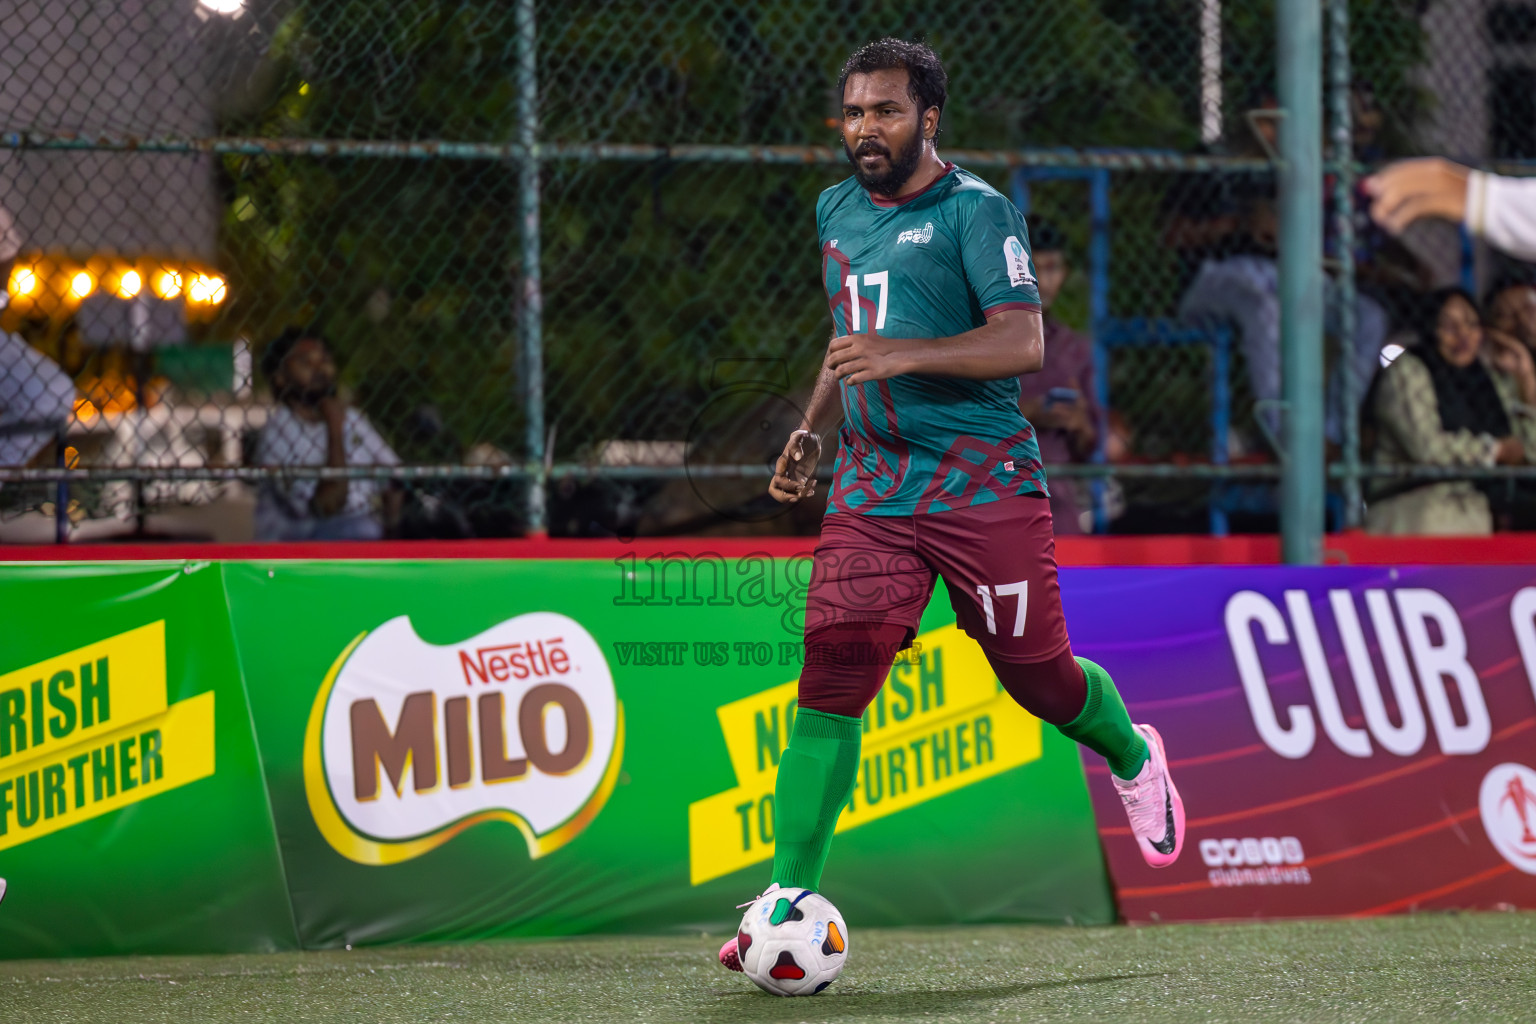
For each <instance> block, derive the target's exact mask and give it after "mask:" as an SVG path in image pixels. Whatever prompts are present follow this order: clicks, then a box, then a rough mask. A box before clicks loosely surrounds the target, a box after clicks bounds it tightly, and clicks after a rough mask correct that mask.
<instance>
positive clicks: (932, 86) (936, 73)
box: [837, 36, 949, 137]
mask: <svg viewBox="0 0 1536 1024" xmlns="http://www.w3.org/2000/svg"><path fill="white" fill-rule="evenodd" d="M897 68H905V69H906V72H907V93H908V95H910V96H911V97H912V99H913V101H914V102H915V103H916V104H917V107H918V111H919V113H922V112H923V111H926V110H927V109H928V108H929V107H938V108H939V117H940V118H942V117H943V116H944V101H945V100H947V99H948V98H949V75H948V74H946V73H945V71H944V63H943V62H942V61H940V60H939V55H938V54H937V53H935V52H934V49H933V47H931V46H929V45H928V44H927V43H914V42H908V41H907V40H905V39H896V38H893V37H891V36H886V37H885V38H884V39H876V40H874V41H872V42H868V43H865V44H864V45H863V46H861V47H859V48H858V49H857V50H854V51H853V53H852V54H851V55H850V56H849V58H848V60H847V61H846V62H845V63H844V64H843V71H842V74H840V75H838V77H837V95H838V97H839V100H838V101H839V102H841V101H842V100H841V97H842V95H843V87H844V86H845V85H847V84H848V76H849V75H867V74H870V73H871V72H874V71H892V70H895V69H897ZM935 137H937V132H936V133H935Z"/></svg>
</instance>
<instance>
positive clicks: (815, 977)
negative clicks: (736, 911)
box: [736, 889, 848, 996]
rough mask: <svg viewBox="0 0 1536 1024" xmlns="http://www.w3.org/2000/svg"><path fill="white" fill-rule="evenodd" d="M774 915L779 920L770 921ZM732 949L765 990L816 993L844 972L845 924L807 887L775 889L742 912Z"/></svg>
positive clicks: (778, 993) (782, 993)
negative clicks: (777, 921)
mask: <svg viewBox="0 0 1536 1024" xmlns="http://www.w3.org/2000/svg"><path fill="white" fill-rule="evenodd" d="M775 911H777V912H778V913H777V915H775ZM776 916H777V919H778V920H779V922H780V923H779V924H774V923H773V921H774V920H775V917H776ZM736 955H737V956H739V957H740V958H741V969H742V971H743V972H744V973H745V974H746V976H747V977H749V978H751V979H752V982H753V984H755V985H756V986H757V987H758V988H760V989H762V990H763V991H764V992H769V993H772V994H773V995H776V996H811V995H815V994H816V993H817V992H820V991H821V990H822V989H824V988H826V987H827V986H828V985H830V984H832V982H833V981H835V980H836V979H837V976H838V975H839V974H841V973H843V964H844V963H846V962H847V961H848V926H847V925H845V924H844V923H843V915H842V914H839V913H838V912H837V908H836V907H834V906H833V905H832V901H831V900H829V899H827V898H826V897H825V896H821V895H818V894H817V893H814V892H811V891H810V890H809V889H773V890H771V891H769V892H765V893H763V895H761V896H759V897H758V898H757V899H756V900H755V901H754V902H753V903H752V905H751V906H749V907H747V912H746V913H745V914H744V915H742V918H741V927H740V928H739V929H737V932H736Z"/></svg>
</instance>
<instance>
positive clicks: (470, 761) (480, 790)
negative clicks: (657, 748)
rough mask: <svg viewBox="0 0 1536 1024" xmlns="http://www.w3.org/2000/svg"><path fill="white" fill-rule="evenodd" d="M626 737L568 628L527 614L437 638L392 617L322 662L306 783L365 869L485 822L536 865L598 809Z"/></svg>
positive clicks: (581, 639)
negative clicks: (518, 835) (505, 831)
mask: <svg viewBox="0 0 1536 1024" xmlns="http://www.w3.org/2000/svg"><path fill="white" fill-rule="evenodd" d="M623 732H624V727H623V709H622V707H621V706H620V704H619V702H618V700H617V697H616V695H615V693H614V688H613V676H612V675H611V673H610V672H609V669H608V663H607V661H606V660H605V659H604V658H603V655H602V651H601V648H599V647H598V645H597V642H596V641H595V640H594V639H593V638H592V636H591V634H589V633H588V632H587V631H586V630H585V629H584V628H582V626H581V624H580V623H578V622H576V621H575V620H574V619H570V618H568V617H566V616H564V615H557V614H554V613H552V612H532V613H529V614H526V615H520V616H518V617H517V618H514V619H509V620H507V621H506V622H502V623H500V624H498V625H496V626H493V627H492V628H490V629H488V630H486V631H485V632H484V633H481V634H480V635H479V636H476V637H473V638H471V639H469V640H465V641H462V642H460V643H456V644H446V645H439V644H432V643H429V642H427V641H425V640H423V639H421V638H420V637H419V636H417V635H416V631H415V629H414V628H412V626H411V623H410V620H409V619H408V618H407V617H405V616H401V617H399V618H395V619H391V620H390V621H388V622H386V623H384V624H383V625H382V626H380V627H379V628H378V629H376V630H374V631H373V632H371V633H367V634H364V635H363V636H361V637H359V638H358V639H357V640H354V641H353V643H352V644H351V645H350V646H349V647H348V648H347V650H345V651H343V652H342V653H341V655H340V656H339V657H338V658H337V659H336V662H335V663H334V664H333V665H332V667H331V670H330V672H329V673H328V674H327V676H326V679H325V682H324V683H323V684H322V686H321V688H320V692H319V693H318V694H317V695H316V698H315V705H314V708H313V710H312V711H311V714H310V721H309V728H308V731H307V733H306V735H305V749H304V777H305V788H306V792H307V794H308V797H309V805H310V810H311V812H312V813H313V815H314V818H315V823H316V825H318V826H319V828H320V831H321V833H322V834H323V835H324V836H325V838H326V840H327V841H328V842H330V844H331V846H332V847H334V848H335V849H336V850H337V851H338V852H339V853H341V854H343V855H344V856H346V857H348V858H350V859H352V860H355V861H358V862H360V863H365V864H389V863H395V862H398V861H401V860H407V859H409V858H411V857H416V856H419V855H421V854H423V853H425V852H427V851H428V850H430V849H433V848H434V847H436V846H439V845H441V844H442V843H445V842H447V841H448V840H449V839H451V838H452V837H453V836H455V835H457V834H458V833H459V832H461V831H463V830H464V829H466V828H468V827H470V826H472V825H475V824H478V823H480V822H484V821H492V820H499V821H504V822H508V823H511V824H513V825H515V826H516V827H517V828H518V829H519V830H520V831H522V833H523V836H524V838H525V839H526V840H527V843H528V850H529V854H530V855H531V856H534V857H539V856H542V855H543V854H546V853H548V852H550V851H551V850H554V849H556V848H558V847H559V846H561V845H564V844H565V843H566V842H569V841H570V839H572V838H573V837H574V836H576V835H577V834H578V833H579V832H580V831H581V830H582V829H583V828H585V827H586V825H587V824H588V823H590V822H591V820H592V819H593V818H594V817H595V816H596V815H597V812H598V811H599V810H600V809H601V807H602V805H603V803H604V802H606V800H607V798H608V796H609V794H610V793H611V792H612V791H613V786H614V783H615V781H616V779H617V776H618V769H619V764H620V761H621V760H622V755H623V742H624V738H623Z"/></svg>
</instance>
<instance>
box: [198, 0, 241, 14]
mask: <svg viewBox="0 0 1536 1024" xmlns="http://www.w3.org/2000/svg"><path fill="white" fill-rule="evenodd" d="M197 2H198V4H199V5H200V6H202V7H205V8H207V9H208V10H210V11H212V12H213V13H215V14H227V15H230V16H234V15H236V14H239V13H240V12H241V11H243V10H245V0H197Z"/></svg>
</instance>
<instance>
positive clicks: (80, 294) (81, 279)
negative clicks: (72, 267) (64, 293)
mask: <svg viewBox="0 0 1536 1024" xmlns="http://www.w3.org/2000/svg"><path fill="white" fill-rule="evenodd" d="M95 290H96V279H95V278H94V277H92V276H91V275H90V272H89V271H86V270H82V271H80V272H79V273H77V274H75V276H74V277H72V278H70V279H69V292H70V294H71V295H73V296H74V297H75V298H77V299H83V298H85V297H86V296H87V295H89V294H91V292H93V291H95Z"/></svg>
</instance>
